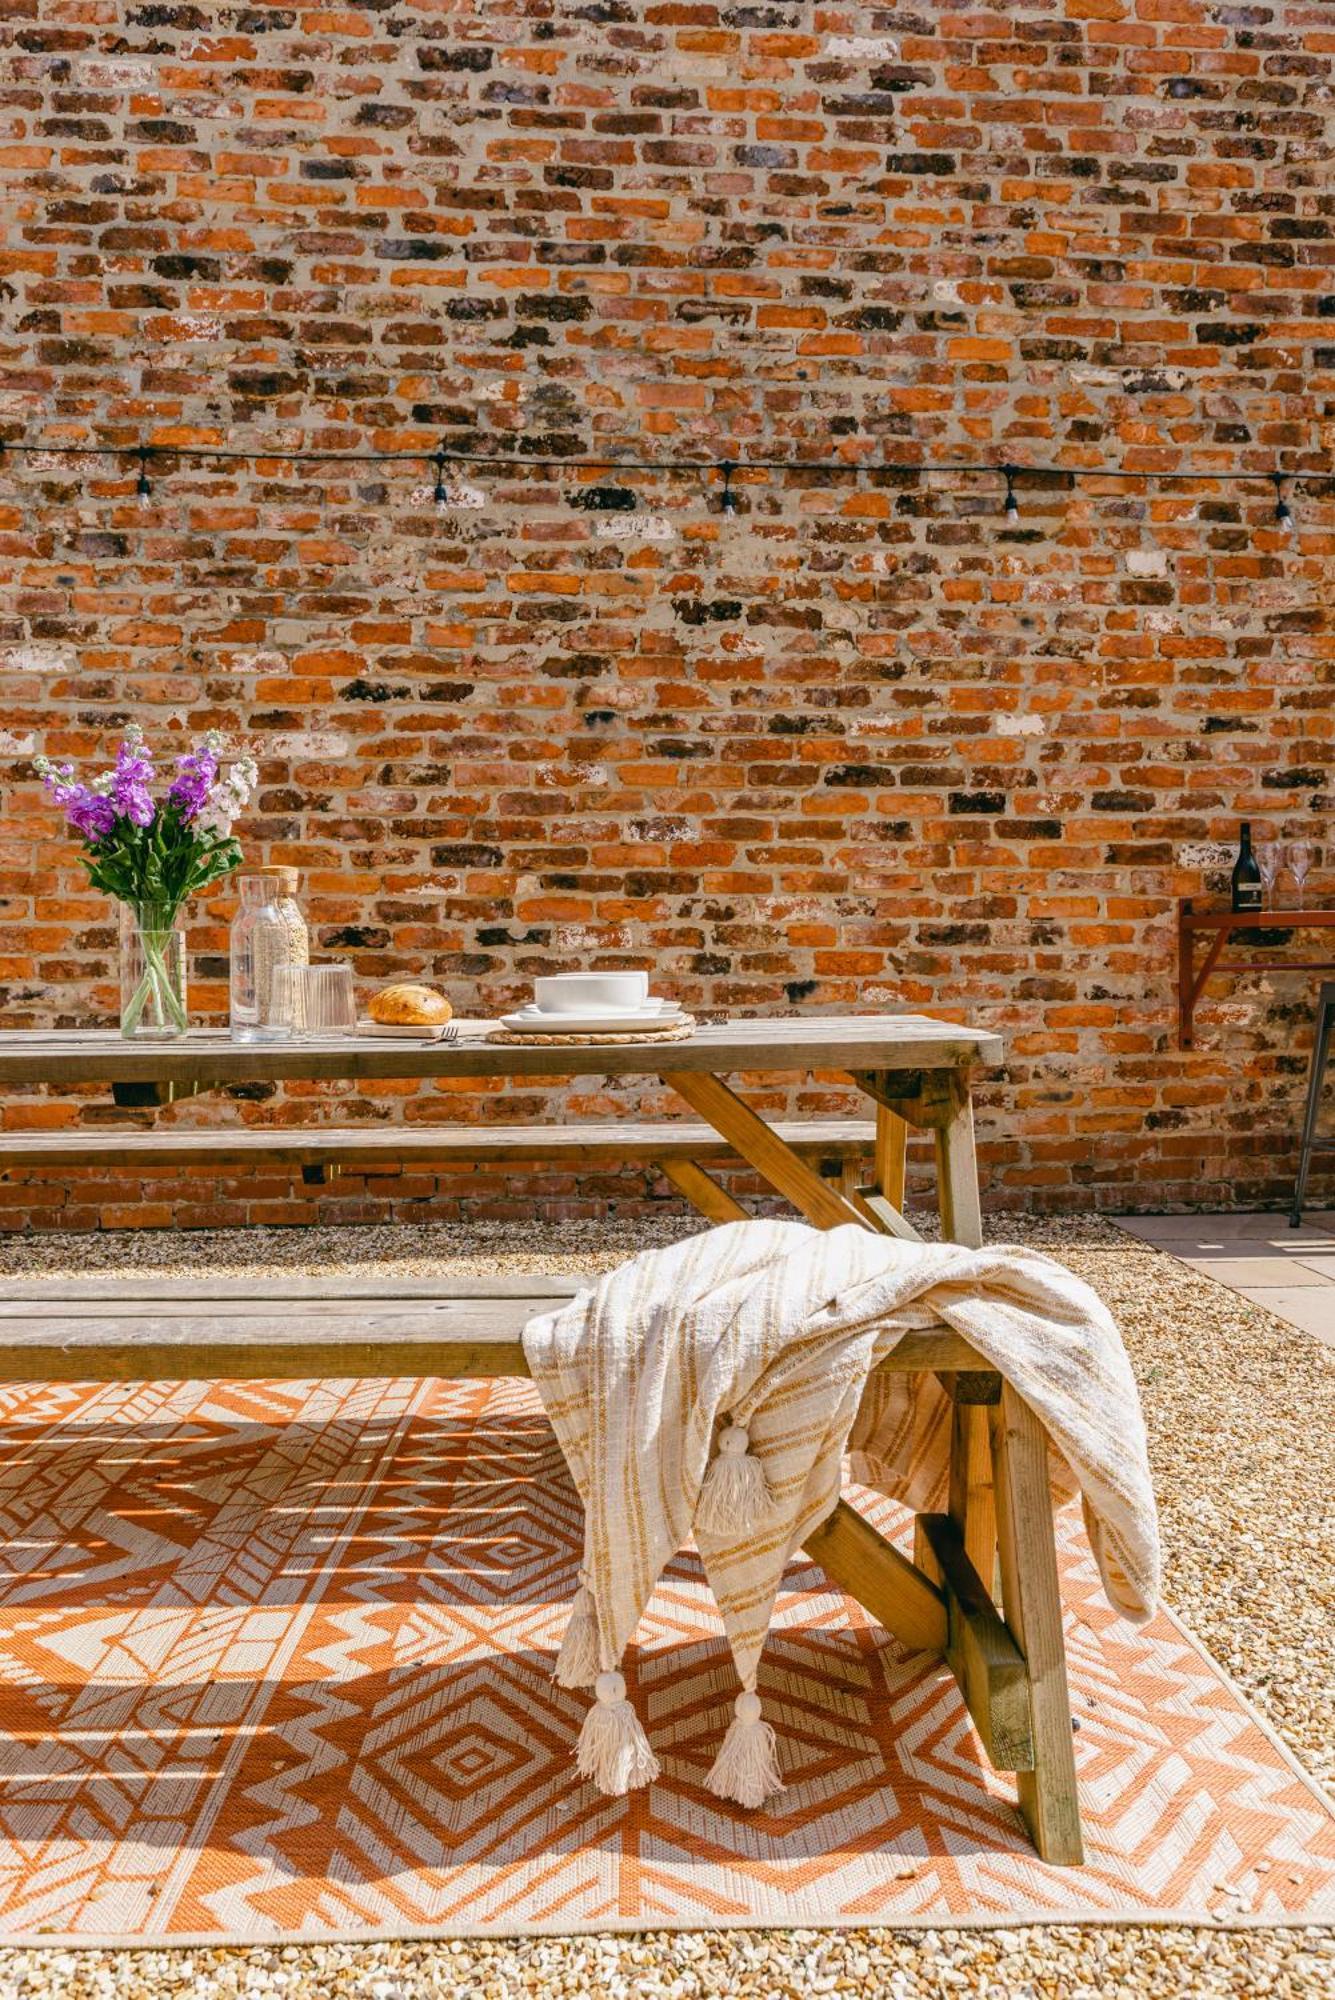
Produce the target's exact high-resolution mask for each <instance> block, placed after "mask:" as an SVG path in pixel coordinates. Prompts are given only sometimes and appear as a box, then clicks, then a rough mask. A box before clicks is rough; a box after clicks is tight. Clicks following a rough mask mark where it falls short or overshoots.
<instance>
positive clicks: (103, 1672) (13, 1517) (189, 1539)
mask: <svg viewBox="0 0 1335 2000" xmlns="http://www.w3.org/2000/svg"><path fill="white" fill-rule="evenodd" d="M4 1416H5V1426H4V1432H3V1438H4V1443H3V1450H2V1451H0V1521H2V1522H3V1525H4V1533H3V1537H0V1678H2V1683H3V1686H4V1689H5V1696H4V1707H5V1724H6V1727H5V1736H4V1741H3V1750H2V1752H0V1755H2V1757H3V1764H2V1766H0V1769H2V1771H3V1789H2V1791H0V1937H2V1938H3V1939H5V1940H6V1941H12V1940H15V1939H19V1938H33V1937H46V1938H50V1937H52V1936H60V1937H62V1938H70V1939H73V1940H75V1941H77V1940H79V1939H90V1938H93V1937H101V1938H111V1939H122V1938H123V1939H136V1938H148V1937H156V1938H162V1939H172V1938H183V1937H191V1936H206V1937H216V1938H226V1939H232V1940H252V1939H270V1938H287V1937H307V1938H319V1937H328V1936H331V1935H339V1934H344V1935H346V1934H350V1933H351V1934H362V1933H369V1934H378V1933H379V1934H386V1935H389V1934H402V1933H405V1932H413V1933H421V1932H433V1931H439V1932H442V1933H445V1934H449V1933H465V1932H497V1933H507V1932H510V1933H514V1932H534V1931H554V1932H560V1931H578V1930H584V1929H611V1928H640V1927H655V1926H666V1927H672V1926H678V1927H688V1926H689V1927H700V1926H712V1925H719V1924H741V1923H749V1924H768V1925H793V1926H799V1927H801V1926H814V1925H823V1924H847V1925H853V1924H885V1923H895V1924H913V1923H930V1924H943V1923H952V1924H954V1923H960V1922H967V1921H984V1922H986V1921H992V1922H1014V1921H1017V1920H1019V1921H1024V1922H1034V1921H1040V1920H1042V1919H1044V1918H1047V1919H1064V1920H1067V1921H1071V1920H1079V1919H1083V1920H1094V1919H1098V1918H1133V1917H1142V1918H1155V1917H1159V1918H1162V1917H1165V1916H1170V1915H1171V1916H1179V1917H1182V1918H1186V1919H1195V1920H1197V1921H1199V1920H1202V1919H1204V1918H1206V1917H1209V1918H1211V1919H1213V1920H1216V1921H1218V1920H1223V1921H1230V1920H1251V1921H1257V1920H1265V1921H1269V1922H1297V1921H1305V1922H1316V1921H1319V1920H1323V1919H1324V1920H1327V1921H1329V1920H1331V1919H1332V1918H1335V1816H1333V1815H1332V1811H1331V1808H1330V1806H1329V1805H1328V1804H1327V1802H1326V1801H1325V1799H1324V1798H1323V1796H1322V1794H1321V1793H1320V1792H1319V1791H1318V1790H1317V1788H1316V1787H1315V1785H1313V1784H1312V1783H1311V1781H1310V1780H1308V1779H1307V1778H1305V1777H1304V1776H1303V1775H1302V1774H1301V1773H1300V1772H1299V1770H1298V1769H1297V1767H1296V1765H1295V1764H1294V1763H1293V1762H1292V1760H1291V1759H1290V1758H1289V1757H1288V1755H1287V1753H1286V1752H1285V1751H1284V1750H1283V1749H1282V1748H1281V1746H1280V1745H1279V1744H1278V1743H1277V1742H1276V1741H1275V1739H1274V1738H1273V1737H1272V1736H1271V1735H1270V1733H1269V1732H1268V1731H1267V1730H1266V1729H1265V1728H1264V1727H1263V1726H1262V1725H1261V1724H1260V1722H1259V1721H1258V1720H1257V1718H1256V1717H1255V1716H1254V1715H1253V1714H1252V1713H1251V1711H1250V1710H1249V1709H1248V1708H1247V1706H1246V1704H1245V1703H1244V1702H1243V1701H1242V1700H1241V1699H1240V1697H1239V1696H1238V1695H1237V1693H1236V1692H1235V1691H1234V1690H1233V1689H1232V1688H1231V1686H1230V1685H1229V1684H1228V1682H1227V1681H1226V1680H1225V1679H1224V1678H1223V1676H1222V1675H1221V1674H1220V1672H1219V1671H1218V1669H1217V1668H1216V1667H1215V1666H1214V1664H1213V1662H1212V1661H1211V1660H1210V1659H1209V1658H1208V1657H1207V1656H1206V1655H1205V1654H1204V1653H1203V1652H1202V1651H1201V1649H1200V1648H1199V1647H1198V1646H1196V1645H1195V1644H1194V1643H1193V1642H1192V1641H1191V1640H1190V1639H1188V1638H1187V1637H1186V1636H1185V1634H1183V1633H1182V1631H1181V1630H1180V1629H1179V1628H1178V1627H1177V1626H1176V1625H1175V1624H1174V1623H1173V1621H1172V1620H1171V1619H1169V1618H1167V1617H1162V1616H1161V1617H1160V1618H1158V1619H1156V1620H1155V1622H1154V1623H1153V1624H1152V1625H1151V1626H1149V1627H1148V1628H1146V1629H1145V1630H1143V1631H1139V1632H1137V1631H1133V1630H1132V1629H1131V1628H1130V1627H1129V1626H1126V1625H1124V1624H1122V1623H1121V1622H1120V1621H1119V1620H1118V1619H1117V1618H1116V1617H1115V1616H1114V1615H1113V1613H1112V1612H1111V1611H1110V1610H1109V1609H1108V1607H1107V1605H1106V1604H1105V1602H1104V1600H1103V1597H1102V1595H1101V1592H1100V1589H1099V1584H1098V1577H1097V1573H1096V1570H1095V1567H1094V1564H1093V1561H1092V1559H1091V1557H1090V1555H1089V1551H1088V1549H1087V1547H1086V1546H1085V1544H1084V1542H1083V1540H1082V1539H1081V1537H1080V1533H1079V1529H1078V1526H1077V1525H1076V1522H1075V1519H1074V1517H1073V1516H1070V1515H1068V1516H1066V1517H1064V1519H1063V1522H1062V1524H1061V1543H1062V1570H1063V1590H1064V1596H1065V1603H1066V1632H1067V1645H1068V1651H1069V1658H1070V1667H1071V1678H1072V1696H1073V1705H1074V1709H1075V1714H1076V1718H1077V1720H1078V1723H1079V1730H1078V1734H1077V1739H1076V1744H1077V1762H1078V1766H1079V1772H1080V1790H1081V1802H1082V1807H1083V1812H1084V1818H1085V1832H1086V1846H1087V1850H1088V1856H1089V1858H1088V1862H1087V1865H1086V1866H1085V1867H1084V1868H1082V1869H1057V1868H1049V1867H1047V1866H1045V1865H1044V1864H1043V1863H1041V1862H1040V1861H1039V1860H1038V1859H1037V1857H1036V1856H1035V1854H1034V1851H1033V1849H1032V1847H1031V1846H1030V1844H1029V1841H1028V1838H1027V1836H1026V1834H1025V1832H1024V1829H1023V1826H1022V1825H1021V1822H1020V1820H1019V1818H1018V1815H1017V1813H1016V1811H1015V1808H1014V1804H1013V1787H1012V1782H1011V1781H1010V1780H1009V1779H1007V1778H1005V1777H1000V1776H998V1775H997V1774H995V1773H994V1772H993V1771H992V1770H991V1769H990V1767H989V1766H988V1764H987V1761H986V1759H985V1757H984V1756H983V1753H982V1751H981V1748H980V1746H979V1743H978V1740H977V1737H976V1736H975V1734H974V1731H973V1727H972V1724H971V1722H970V1720H969V1717H968V1714H967V1712H966V1711H965V1709H964V1707H963V1704H962V1702H961V1700H960V1698H959V1695H958V1692H957V1690H956V1687H955V1684H954V1681H953V1680H952V1679H951V1677H950V1676H949V1674H948V1673H946V1672H945V1670H944V1669H943V1668H942V1667H941V1665H940V1663H939V1662H938V1661H936V1660H935V1659H934V1658H932V1657H930V1656H927V1655H924V1654H908V1653H906V1652H905V1651H904V1650H903V1649H902V1648H901V1647H900V1646H899V1645H898V1644H897V1643H896V1641H894V1640H893V1639H891V1638H889V1637H888V1636H887V1635H886V1634H885V1633H884V1632H883V1631H881V1629H880V1628H879V1627H878V1626H877V1625H876V1624H875V1622H874V1620H873V1619H872V1618H871V1617H870V1616H869V1614H867V1613H866V1612H864V1611H863V1610H862V1609H861V1607H860V1606H858V1605H857V1604H855V1603H854V1602H852V1600H850V1599H848V1598H846V1597H844V1596H843V1595H842V1594H841V1593H840V1592H839V1591H837V1590H836V1589H835V1588H834V1587H833V1586H832V1585H831V1583H830V1582H829V1580H828V1579H827V1578H826V1576H825V1574H824V1572H823V1571H822V1570H820V1569H819V1568H818V1567H817V1566H816V1565H814V1564H812V1563H810V1562H807V1561H806V1560H805V1559H804V1558H801V1557H799V1558H798V1559H797V1560H796V1561H794V1563H793V1564H792V1565H790V1568H789V1571H788V1575H787V1577H786V1579H785V1589H784V1592H783V1594H782V1596H781V1598H780V1602H779V1605H778V1609H777V1612H776V1616H775V1622H774V1630H773V1634H772V1636H771V1639H770V1643H769V1646H768V1648H767V1650H766V1654H765V1659H764V1662H763V1666H762V1674H761V1691H762V1693H763V1695H764V1698H765V1704H766V1710H767V1713H768V1714H769V1715H770V1717H771V1718H772V1720H773V1722H774V1724H775V1726H776V1728H777V1730H778V1732H779V1736H780V1752H781V1758H782V1763H783V1769H784V1775H785V1778H786V1781H787V1790H786V1791H785V1792H784V1793H783V1794H782V1795H781V1796H780V1797H778V1798H776V1799H774V1800H773V1801H771V1803H770V1805H769V1806H768V1808H766V1809H765V1810H763V1811H761V1812H756V1813H746V1812H743V1811H742V1810H741V1809H740V1808H736V1807H731V1806H728V1805H725V1804H722V1803H720V1802H719V1801H718V1800H716V1799H714V1798H713V1797H712V1796H711V1795H710V1793H708V1792H707V1791H706V1790H705V1788H704V1783H703V1780H704V1776H705V1773H706V1771H707V1770H708V1768H709V1765H710V1763H711V1761H712V1759H713V1756H714V1753H715V1751H716V1749H717V1747H718V1743H719V1741H720V1738H721V1736H722V1733H723V1731H724V1729H725V1728H726V1726H727V1722H728V1719H729V1716H730V1713H731V1705H732V1700H733V1696H734V1694H735V1692H736V1687H735V1682H734V1679H733V1673H732V1667H731V1661H730V1658H729V1655H728V1653H727V1650H726V1647H725V1646H724V1644H723V1640H722V1636H721V1627H720V1624H719V1620H718V1617H717V1614H716V1612H715V1611H714V1608H713V1603H712V1600H711V1598H710V1595H709V1592H708V1589H707V1587H706V1585H705V1583H704V1579H703V1576H702V1574H701V1571H700V1567H699V1564H698V1562H697V1561H696V1560H695V1558H694V1556H693V1555H690V1554H686V1555H683V1556H681V1557H679V1558H678V1559H677V1560H676V1561H674V1562H673V1563H672V1565H671V1566H670V1568H669V1570H668V1572H667V1574H666V1576H665V1577H664V1579H663V1582H662V1585H661V1587H660V1589H659V1590H658V1592H657V1593H656V1594H655V1597H654V1599H653V1602H652V1604H651V1605H650V1607H649V1611H648V1613H647V1615H646V1617H645V1619H644V1620H643V1623H642V1626H641V1629H640V1633H639V1635H638V1639H637V1643H636V1645H635V1646H634V1647H633V1648H632V1649H631V1650H630V1652H629V1653H628V1655H627V1661H626V1674H627V1680H628V1682H629V1684H630V1691H631V1694H632V1698H633V1699H634V1700H635V1702H636V1704H637V1706H638V1708H639V1711H640V1713H641V1715H642V1716H643V1718H644V1720H645V1723H646V1726H647V1727H648V1730H649V1733H650V1735H651V1737H652V1740H653V1743H654V1747H655V1749H656V1751H657V1752H658V1755H659V1758H660V1760H661V1762H662V1766H663V1775H662V1778H661V1780H660V1781H659V1782H658V1783H657V1784H655V1785H653V1786H652V1787H650V1788H649V1789H648V1790H647V1791H644V1792H638V1793H634V1794H632V1795H631V1796H630V1797H629V1798H627V1799H607V1798H604V1797H603V1796H602V1795H601V1794H600V1793H597V1792H595V1791H594V1790H593V1789H592V1788H591V1787H590V1786H588V1785H586V1784H584V1783H583V1782H582V1781H581V1780H580V1779H579V1778H578V1776H577V1774H576V1772H575V1769H574V1764H573V1757H572V1750H573V1745H574V1741H575V1738H576V1735H577V1734H578V1731H579V1726H580V1723H581V1721H582V1719H583V1715H584V1711H585V1708H586V1705H587V1698H586V1697H585V1696H583V1695H580V1694H570V1693H567V1692H566V1691H565V1690H564V1689H561V1688H558V1687H557V1686H556V1684H555V1682H554V1681H553V1680H552V1666H553V1661H554V1658H555V1653H556V1648H557V1646H558V1644H559V1641H560V1637H561V1632H562V1629H563V1626H564V1622H565V1618H566V1615H567V1607H568V1605H569V1600H570V1597H571V1595H572V1594H573V1591H574V1588H575V1571H576V1567H577V1564H578V1559H579V1543H580V1509H579V1504H578V1500H577V1497H576V1495H575V1494H574V1491H573V1489H572V1488H571V1486H570V1482H569V1480H568V1478H567V1476H566V1473H565V1468H564V1466H563V1464H562V1462H561V1457H560V1453H559V1451H558V1449H557V1446H556V1444H555V1441H554V1439H553V1437H552V1435H551V1432H550V1430H549V1429H548V1428H547V1425H546V1423H545V1421H544V1419H543V1417H542V1414H541V1410H540V1408H539V1405H538V1402H537V1398H536V1396H535V1394H534V1392H533V1390H532V1389H531V1387H530V1386H529V1385H528V1384H526V1383H521V1382H500V1383H438V1382H431V1383H408V1382H379V1383H325V1384H301V1383H281V1384H264V1383H245V1384H227V1383H214V1384H187V1385H181V1384H175V1385H173V1384H156V1385H142V1384H140V1385H135V1386H132V1387H128V1388H122V1387H113V1388H107V1387H101V1388H93V1387H78V1386H64V1385H61V1386H58V1387H57V1386H51V1385H41V1386H37V1387H34V1388H33V1389H32V1390H30V1391H21V1392H15V1391H7V1392H6V1394H5V1398H4ZM858 1500H859V1504H861V1505H863V1506H865V1507H866V1508H867V1510H868V1511H869V1512H870V1513H871V1514H872V1515H873V1517H874V1518H875V1519H876V1520H877V1522H878V1525H880V1526H882V1528H883V1529H884V1530H885V1531H886V1532H887V1533H891V1532H893V1533H895V1534H897V1535H899V1536H901V1537H903V1536H904V1535H906V1533H907V1529H908V1525H909V1524H908V1522H907V1521H906V1519H905V1518H904V1517H903V1516H901V1515H900V1514H899V1513H898V1512H897V1510H896V1509H894V1508H893V1507H891V1506H890V1505H889V1503H887V1502H885V1501H881V1500H878V1499H876V1498H874V1497H873V1496H871V1495H869V1494H862V1495H860V1496H858Z"/></svg>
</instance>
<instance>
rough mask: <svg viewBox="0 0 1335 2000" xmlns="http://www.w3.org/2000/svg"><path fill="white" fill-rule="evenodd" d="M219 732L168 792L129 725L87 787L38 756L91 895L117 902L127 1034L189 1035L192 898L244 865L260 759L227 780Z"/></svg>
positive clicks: (182, 760)
mask: <svg viewBox="0 0 1335 2000" xmlns="http://www.w3.org/2000/svg"><path fill="white" fill-rule="evenodd" d="M222 747H223V740H222V737H221V736H220V735H219V734H218V733H217V732H216V731H210V733H209V734H208V735H207V736H206V737H205V738H204V741H203V743H202V744H201V745H200V747H199V748H198V749H197V750H192V751H190V752H189V753H188V754H187V755H186V756H184V757H178V758H177V760H176V776H175V777H174V778H173V779H172V781H171V784H170V785H169V786H168V788H167V792H166V796H165V797H164V798H161V799H156V798H154V796H153V789H152V788H153V783H154V779H155V777H156V773H155V771H154V768H153V758H152V753H151V752H150V750H149V749H148V746H147V745H146V743H145V741H144V732H143V730H142V729H140V728H139V727H138V725H137V724H135V723H131V724H130V725H129V727H128V728H127V729H126V731H125V736H124V739H123V740H122V742H121V745H120V748H119V750H118V751H117V753H116V762H115V765H114V767H113V768H112V769H111V770H110V771H103V772H101V773H99V775H98V776H97V777H95V778H93V779H92V780H91V782H90V783H88V784H83V783H81V782H79V780H77V779H76V778H75V776H74V767H73V766H72V765H71V764H53V763H52V762H51V760H50V758H49V757H38V758H37V759H36V768H37V773H38V776H39V777H40V778H41V779H42V781H43V783H44V784H45V786H46V788H47V791H48V792H49V794H50V796H51V797H52V798H53V799H54V800H55V802H56V804H57V805H59V806H62V807H63V808H64V812H65V817H66V819H67V820H68V822H69V824H70V826H71V827H72V828H73V830H74V832H75V833H77V834H78V836H79V839H80V841H81V843H82V849H83V851H82V853H81V855H80V857H79V858H80V860H81V861H82V862H83V865H84V867H85V868H86V869H87V871H88V879H89V881H90V882H91V883H92V884H93V887H94V888H95V889H102V890H105V892H106V894H107V895H108V896H113V897H114V898H115V899H116V901H117V902H118V903H119V904H120V905H121V1033H122V1034H123V1035H149V1036H155V1037H159V1038H166V1037H170V1036H173V1035H181V1034H184V1033H185V1028H186V1004H185V1003H186V995H185V938H184V934H183V932H182V930H181V913H182V911H183V910H184V908H185V904H186V902H187V901H188V899H189V898H190V897H191V896H193V895H195V894H197V892H198V891H199V890H201V889H207V888H208V887H209V885H210V883H212V882H217V881H218V880H220V878H221V877H222V876H224V875H228V874H230V873H231V871H232V870H233V869H234V868H235V867H236V866H237V865H238V863H239V862H240V860H241V848H240V845H239V843H238V842H237V841H236V840H234V839H233V837H232V821H233V820H234V819H235V818H236V816H237V814H238V813H239V812H240V811H241V810H242V808H243V807H244V806H245V804H246V803H247V801H248V800H249V798H250V795H251V793H252V791H253V790H254V788H255V781H256V777H257V775H258V773H257V770H256V765H255V760H254V758H253V757H250V756H240V757H238V758H237V759H236V760H235V762H234V763H233V764H232V765H231V767H230V769H229V770H228V771H227V772H226V773H225V774H224V772H223V770H222V768H221V764H220V761H219V760H220V756H221V752H222Z"/></svg>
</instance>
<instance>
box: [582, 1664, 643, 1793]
mask: <svg viewBox="0 0 1335 2000" xmlns="http://www.w3.org/2000/svg"><path fill="white" fill-rule="evenodd" d="M594 1694H595V1696H596V1697H597V1698H596V1700H595V1701H594V1704H593V1707H592V1708H591V1709H590V1710H589V1712H588V1714H587V1715H586V1716H585V1718H584V1727H583V1728H582V1729H581V1730H580V1732H579V1742H578V1744H577V1745H576V1748H575V1762H576V1764H577V1765H578V1767H579V1774H580V1776H581V1777H582V1778H592V1780H593V1782H594V1784H595V1785H597V1787H598V1789H599V1791H600V1792H606V1793H607V1794H608V1795H609V1797H611V1798H614V1799H619V1798H623V1797H624V1796H625V1794H626V1793H627V1792H630V1791H634V1790H636V1789H637V1787H639V1786H640V1785H651V1784H652V1783H653V1781H654V1779H655V1778H656V1777H657V1776H658V1759H657V1757H655V1755H654V1753H653V1751H652V1750H651V1749H650V1748H649V1738H648V1737H647V1736H646V1735H645V1733H644V1730H643V1729H642V1727H641V1726H640V1718H639V1716H638V1715H637V1714H636V1713H635V1710H634V1709H633V1708H632V1707H631V1705H630V1703H629V1702H628V1701H627V1700H626V1683H625V1681H624V1680H623V1679H622V1677H621V1675H620V1674H599V1676H598V1679H597V1681H596V1682H595V1683H594Z"/></svg>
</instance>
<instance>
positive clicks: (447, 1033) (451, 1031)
mask: <svg viewBox="0 0 1335 2000" xmlns="http://www.w3.org/2000/svg"><path fill="white" fill-rule="evenodd" d="M436 1039H437V1041H441V1042H457V1041H458V1039H459V1023H458V1022H457V1021H447V1022H446V1023H445V1026H444V1027H443V1028H442V1030H441V1032H440V1034H439V1035H438V1036H437V1037H436Z"/></svg>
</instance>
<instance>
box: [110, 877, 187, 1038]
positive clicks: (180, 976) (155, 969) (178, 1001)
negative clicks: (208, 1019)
mask: <svg viewBox="0 0 1335 2000" xmlns="http://www.w3.org/2000/svg"><path fill="white" fill-rule="evenodd" d="M120 909H121V1033H122V1034H123V1035H125V1036H127V1037H129V1038H132V1039H133V1040H135V1041H158V1042H166V1041H171V1040H173V1039H174V1037H176V1036H177V1035H183V1034H184V1033H185V1031H186V1025H187V1022H186V1006H185V931H184V929H183V928H182V923H181V912H180V911H179V910H160V909H153V908H151V907H149V906H147V905H144V904H138V905H136V904H133V903H122V904H121V906H120Z"/></svg>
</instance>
